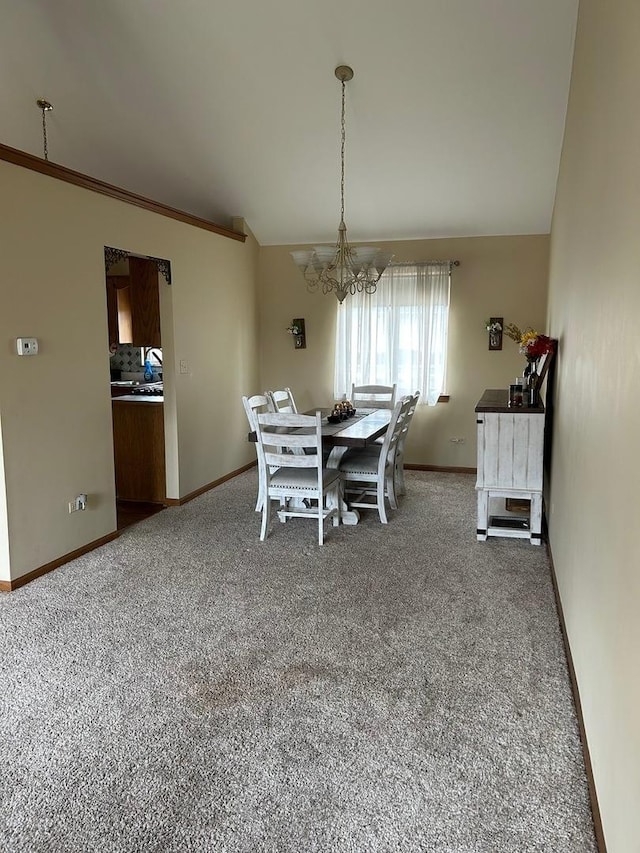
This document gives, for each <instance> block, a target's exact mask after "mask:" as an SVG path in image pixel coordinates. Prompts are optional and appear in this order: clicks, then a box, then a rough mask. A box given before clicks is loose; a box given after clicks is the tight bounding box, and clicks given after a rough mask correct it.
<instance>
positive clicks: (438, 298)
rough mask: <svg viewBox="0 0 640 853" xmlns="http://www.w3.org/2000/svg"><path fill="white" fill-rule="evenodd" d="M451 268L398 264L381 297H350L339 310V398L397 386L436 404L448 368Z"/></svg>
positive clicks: (385, 281) (379, 292) (389, 272)
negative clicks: (363, 388) (359, 389)
mask: <svg viewBox="0 0 640 853" xmlns="http://www.w3.org/2000/svg"><path fill="white" fill-rule="evenodd" d="M450 279H451V265H450V264H449V262H448V261H446V262H443V263H439V262H438V263H425V264H395V265H393V266H390V267H388V268H387V270H386V271H385V272H384V273H383V275H382V277H381V279H380V281H379V282H378V287H377V289H376V292H375V293H373V294H370V295H369V294H366V293H357V294H356V295H355V296H348V297H347V298H346V300H345V301H344V303H343V304H342V305H341V306H338V317H337V329H336V359H335V376H334V393H335V396H336V399H340V397H341V396H342V395H343V394H345V393H347V394H348V393H349V392H350V390H351V385H352V383H355V384H356V385H392V384H393V383H394V382H395V383H397V385H398V395H404V394H412V393H413V392H414V391H416V390H419V391H420V400H421V402H423V403H428V404H429V405H430V406H433V405H435V403H437V401H438V397H439V396H440V394H442V393H443V391H444V382H445V376H446V367H447V332H448V326H449V289H450V287H449V286H450Z"/></svg>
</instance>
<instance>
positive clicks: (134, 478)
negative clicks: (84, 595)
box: [105, 250, 168, 530]
mask: <svg viewBox="0 0 640 853" xmlns="http://www.w3.org/2000/svg"><path fill="white" fill-rule="evenodd" d="M111 251H114V250H111ZM106 254H107V251H106V250H105V256H106ZM119 255H120V256H119V257H118V258H117V260H116V261H115V263H112V264H111V266H110V268H108V269H107V275H106V289H107V315H108V325H109V365H110V391H111V411H112V427H113V451H114V470H115V493H116V515H117V526H118V530H120V529H122V528H124V527H128V526H130V525H131V524H134V523H136V522H138V521H141V520H142V519H144V518H148V517H149V516H151V515H154V514H155V513H156V512H159V511H160V510H161V509H164V507H165V506H166V501H167V489H166V467H165V430H164V422H165V413H164V380H165V371H164V357H163V350H162V343H163V342H162V335H161V318H160V314H161V311H160V301H161V300H160V288H161V287H162V286H163V285H162V280H161V279H160V276H159V272H158V263H157V261H156V260H155V259H150V258H144V257H139V256H136V255H132V254H127V253H125V252H120V253H119ZM167 283H168V281H167Z"/></svg>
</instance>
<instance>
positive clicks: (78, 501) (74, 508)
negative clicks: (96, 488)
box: [69, 495, 87, 512]
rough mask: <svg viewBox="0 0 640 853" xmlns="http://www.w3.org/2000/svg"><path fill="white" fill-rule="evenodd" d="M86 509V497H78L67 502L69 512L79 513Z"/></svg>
mask: <svg viewBox="0 0 640 853" xmlns="http://www.w3.org/2000/svg"><path fill="white" fill-rule="evenodd" d="M86 508H87V496H86V495H78V496H77V497H75V498H74V499H73V500H72V501H69V512H81V511H82V510H85V509H86Z"/></svg>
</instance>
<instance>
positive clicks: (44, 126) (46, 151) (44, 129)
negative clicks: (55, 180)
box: [42, 110, 49, 160]
mask: <svg viewBox="0 0 640 853" xmlns="http://www.w3.org/2000/svg"><path fill="white" fill-rule="evenodd" d="M45 116H46V111H45V110H42V142H43V145H44V159H45V160H48V159H49V145H48V143H47V120H46V118H45Z"/></svg>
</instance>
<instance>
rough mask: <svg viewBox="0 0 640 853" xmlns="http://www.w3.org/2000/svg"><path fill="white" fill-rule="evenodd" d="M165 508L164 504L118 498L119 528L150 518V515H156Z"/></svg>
mask: <svg viewBox="0 0 640 853" xmlns="http://www.w3.org/2000/svg"><path fill="white" fill-rule="evenodd" d="M163 509H165V507H164V504H155V503H145V502H143V501H121V500H118V501H116V510H117V513H118V530H123V529H124V528H125V527H131V525H132V524H137V523H138V522H139V521H143V519H145V518H149V516H151V515H155V514H156V513H157V512H160V510H163Z"/></svg>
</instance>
